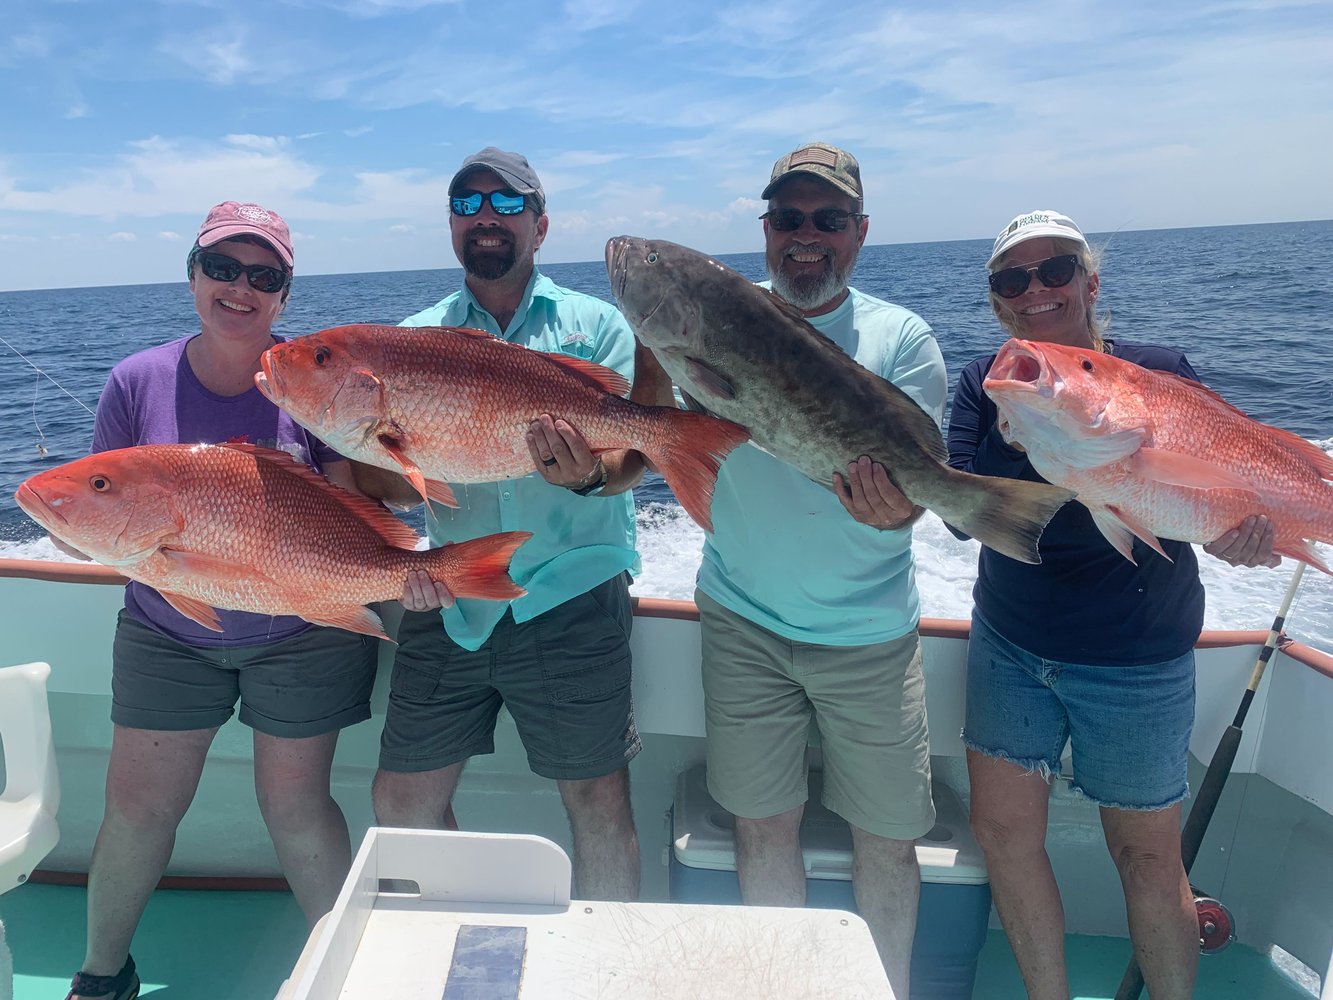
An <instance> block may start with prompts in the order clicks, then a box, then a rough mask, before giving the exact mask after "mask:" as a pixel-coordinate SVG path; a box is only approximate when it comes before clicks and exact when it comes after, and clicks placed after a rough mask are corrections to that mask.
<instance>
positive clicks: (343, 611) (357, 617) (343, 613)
mask: <svg viewBox="0 0 1333 1000" xmlns="http://www.w3.org/2000/svg"><path fill="white" fill-rule="evenodd" d="M300 617H301V618H302V619H304V620H305V621H308V622H309V623H310V624H311V625H327V626H328V627H329V628H340V629H345V630H346V631H348V632H360V633H361V634H362V635H369V636H373V637H374V638H376V639H383V640H384V641H385V642H393V640H392V639H390V638H389V636H388V633H386V632H385V631H384V622H383V621H382V620H381V619H380V616H379V615H377V614H375V612H373V611H371V610H370V609H369V608H363V607H362V606H361V605H359V604H353V605H352V606H350V607H341V608H329V609H328V611H327V612H311V613H310V614H304V615H301V616H300Z"/></svg>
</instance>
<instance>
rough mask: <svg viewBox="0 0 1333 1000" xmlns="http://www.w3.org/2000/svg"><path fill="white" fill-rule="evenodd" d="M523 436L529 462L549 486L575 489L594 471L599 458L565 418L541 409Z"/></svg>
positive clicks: (588, 482)
mask: <svg viewBox="0 0 1333 1000" xmlns="http://www.w3.org/2000/svg"><path fill="white" fill-rule="evenodd" d="M527 440H528V451H529V452H531V453H532V462H533V465H534V466H535V467H536V469H537V471H538V472H539V473H541V476H542V478H543V479H545V480H546V481H547V482H548V483H550V484H551V485H552V486H563V487H564V488H565V489H567V490H572V489H577V488H579V487H581V486H586V485H588V484H590V483H591V482H592V481H593V478H594V476H596V475H597V474H598V462H599V461H600V460H599V458H598V457H597V456H596V455H594V454H593V452H592V449H591V448H589V447H588V442H587V441H586V440H585V439H584V437H583V435H582V434H580V433H579V432H578V430H577V429H576V428H575V427H574V425H573V424H571V423H569V421H567V420H556V419H555V418H554V417H552V416H551V415H550V414H549V413H543V414H542V415H541V416H540V417H538V418H537V419H536V420H534V421H533V422H532V423H531V424H530V425H529V426H528V436H527Z"/></svg>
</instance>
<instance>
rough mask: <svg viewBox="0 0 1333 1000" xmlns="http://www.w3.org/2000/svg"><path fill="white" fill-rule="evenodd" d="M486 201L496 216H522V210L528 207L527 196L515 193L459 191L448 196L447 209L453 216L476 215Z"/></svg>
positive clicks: (502, 191) (504, 191) (506, 191)
mask: <svg viewBox="0 0 1333 1000" xmlns="http://www.w3.org/2000/svg"><path fill="white" fill-rule="evenodd" d="M487 201H489V202H490V203H491V208H492V209H494V210H495V214H496V215H522V214H523V209H525V208H527V207H528V198H527V195H522V194H519V193H518V192H517V191H509V190H500V191H492V192H491V193H490V194H482V193H481V192H480V191H460V192H458V194H455V195H450V197H449V208H450V209H451V210H452V211H453V213H454V215H476V214H477V213H478V212H480V211H481V206H482V204H483V203H484V202H487Z"/></svg>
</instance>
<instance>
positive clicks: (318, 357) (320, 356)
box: [315, 347, 333, 365]
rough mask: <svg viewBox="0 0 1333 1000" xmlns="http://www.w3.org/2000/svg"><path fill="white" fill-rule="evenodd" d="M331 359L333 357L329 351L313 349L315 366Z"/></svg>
mask: <svg viewBox="0 0 1333 1000" xmlns="http://www.w3.org/2000/svg"><path fill="white" fill-rule="evenodd" d="M331 357H333V352H332V351H330V350H329V349H328V348H327V347H317V348H315V364H317V365H322V364H323V363H324V362H325V361H328V360H329V358H331Z"/></svg>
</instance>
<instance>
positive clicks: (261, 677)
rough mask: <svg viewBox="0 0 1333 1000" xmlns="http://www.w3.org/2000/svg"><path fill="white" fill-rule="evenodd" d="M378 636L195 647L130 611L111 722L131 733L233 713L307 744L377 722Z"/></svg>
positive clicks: (337, 634) (316, 636)
mask: <svg viewBox="0 0 1333 1000" xmlns="http://www.w3.org/2000/svg"><path fill="white" fill-rule="evenodd" d="M378 656H379V640H378V639H372V638H370V637H369V636H365V635H361V634H359V633H356V632H346V631H344V630H343V629H338V628H322V627H320V626H312V627H311V628H308V629H306V630H305V631H304V632H298V633H297V634H296V635H294V636H291V637H290V638H287V639H281V640H279V641H278V642H267V643H257V644H254V645H248V646H187V645H185V644H184V643H182V642H178V641H177V640H175V639H172V638H171V637H170V636H166V635H163V634H162V633H161V632H158V631H156V630H155V629H151V628H149V627H148V626H147V625H145V624H143V623H142V622H141V621H139V620H138V619H137V618H135V617H133V616H132V615H130V614H129V613H128V612H126V611H121V613H120V619H119V621H118V622H117V623H116V637H115V641H114V643H113V645H112V652H111V721H112V722H114V723H116V725H118V726H128V727H130V728H132V729H156V730H168V731H173V732H184V731H188V730H193V729H212V728H213V727H214V726H220V725H222V724H223V723H224V722H226V721H227V720H228V719H229V718H231V716H232V711H233V707H234V706H235V705H236V702H237V700H239V701H240V703H241V713H240V719H241V722H243V723H245V725H247V726H249V727H250V728H251V729H257V730H258V731H259V732H261V733H267V734H268V735H269V736H280V737H282V738H284V739H305V738H307V737H310V736H322V735H323V734H325V733H331V732H334V731H335V730H338V729H345V728H346V727H348V726H351V725H354V724H355V723H358V722H362V721H364V720H366V719H369V718H370V692H371V689H372V688H373V687H374V685H375V666H376V661H377V658H378Z"/></svg>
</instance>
